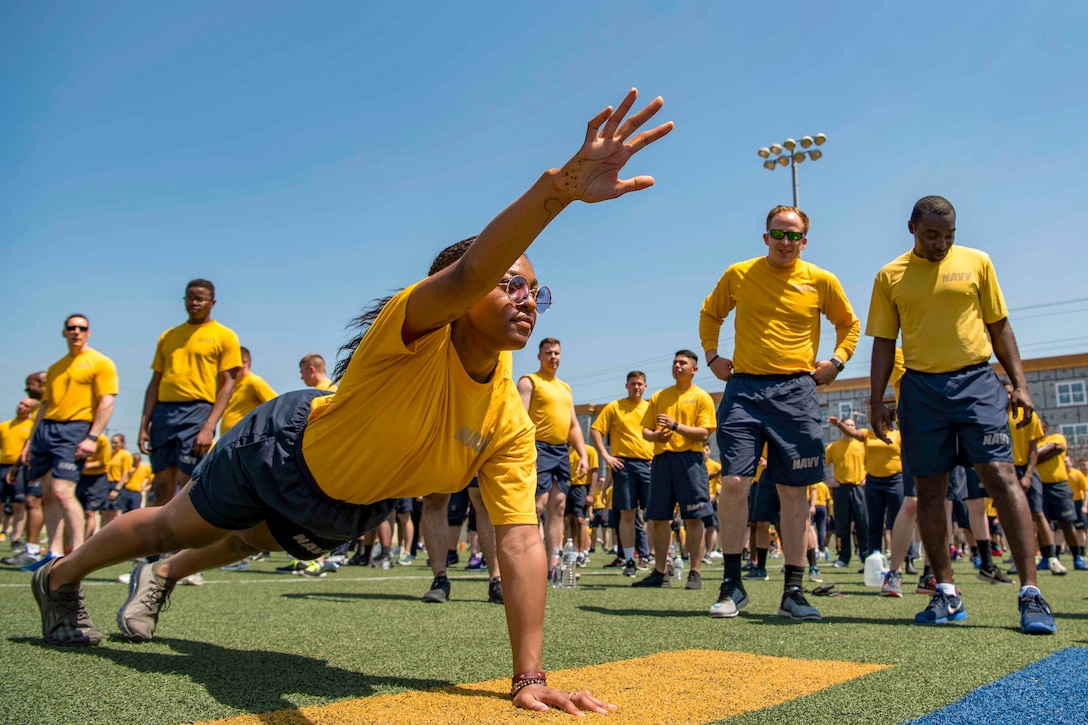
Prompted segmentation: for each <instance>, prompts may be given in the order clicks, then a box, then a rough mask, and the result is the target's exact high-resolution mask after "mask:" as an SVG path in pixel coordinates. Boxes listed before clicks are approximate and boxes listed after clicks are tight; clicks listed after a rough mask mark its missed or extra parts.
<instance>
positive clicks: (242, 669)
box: [0, 554, 1088, 725]
mask: <svg viewBox="0 0 1088 725" xmlns="http://www.w3.org/2000/svg"><path fill="white" fill-rule="evenodd" d="M604 561H605V557H603V556H601V555H598V556H596V557H595V558H594V561H593V563H591V564H590V566H589V568H587V569H584V570H582V571H583V576H582V580H581V586H580V588H578V589H577V590H574V591H567V590H551V589H549V591H548V608H547V623H546V627H545V640H546V641H545V667H546V668H547V669H549V670H556V669H563V668H570V667H580V666H585V665H593V664H601V663H607V662H612V661H617V660H624V659H629V658H633V657H639V656H643V655H648V654H652V653H654V652H659V651H664V650H683V649H719V650H728V651H739V652H750V653H754V654H765V655H775V656H783V657H793V658H803V659H830V660H846V661H853V662H865V663H876V664H885V665H891V667H890V668H889V669H887V670H883V671H880V672H877V673H874V674H871V675H868V676H865V677H861V678H858V679H855V680H851V681H849V682H846V683H844V684H841V685H838V686H834V687H830V688H828V689H825V690H822V691H821V692H818V693H817V694H814V695H810V696H808V697H804V698H800V699H798V700H794V701H791V702H788V703H785V704H782V705H778V706H776V707H773V708H768V709H765V710H760V711H756V712H752V713H748V714H747V715H740V716H736V717H733V718H729V719H727V720H725V721H723V722H728V723H730V725H741V724H746V723H757V722H767V721H770V720H773V721H774V722H781V723H843V722H849V723H898V722H903V721H905V720H910V719H911V718H914V717H917V716H920V715H922V714H925V713H927V712H931V711H933V710H934V709H937V708H939V707H941V706H943V705H946V704H948V703H950V702H953V701H955V700H957V699H959V698H960V697H962V696H963V695H964V694H966V693H967V692H969V691H970V690H972V689H974V688H976V687H978V686H980V685H983V684H985V683H988V682H992V681H994V680H996V679H999V678H1000V677H1002V676H1004V675H1006V674H1008V673H1009V672H1012V671H1015V670H1017V669H1019V668H1020V667H1022V666H1024V665H1026V664H1028V663H1030V662H1033V661H1035V660H1037V659H1039V658H1041V657H1044V656H1045V655H1047V654H1049V653H1051V652H1053V651H1055V650H1058V649H1061V648H1064V647H1070V646H1081V647H1084V646H1088V572H1074V571H1070V573H1069V575H1067V576H1065V577H1055V576H1052V575H1051V574H1049V573H1047V572H1042V573H1040V575H1039V576H1040V584H1041V586H1042V589H1043V593H1044V595H1045V596H1046V598H1047V599H1048V600H1049V601H1050V603H1051V605H1052V607H1053V608H1054V610H1055V613H1056V618H1057V621H1058V629H1059V631H1058V634H1057V635H1056V636H1051V637H1039V636H1036V637H1027V636H1024V635H1021V634H1020V633H1019V628H1018V625H1019V618H1018V614H1017V611H1016V600H1015V597H1016V592H1017V589H1016V587H1010V586H1005V587H999V586H993V585H988V584H984V583H982V582H979V581H977V580H976V579H975V578H974V572H973V571H972V570H971V568H970V564H967V563H959V564H957V565H956V570H957V580H958V583H959V585H960V587H961V588H962V589H963V591H964V595H965V597H966V599H965V601H966V604H967V611H968V616H969V618H968V621H967V622H965V623H963V624H955V625H948V626H945V627H936V628H925V627H920V626H918V625H915V624H913V622H912V618H913V615H914V614H915V612H917V611H919V610H920V609H922V608H923V607H924V606H925V604H926V602H927V601H928V600H927V598H926V597H924V596H920V595H915V594H913V593H912V591H913V584H914V581H915V580H914V579H912V578H909V577H908V578H907V580H906V581H905V585H908V584H909V585H910V586H909V591H908V592H907V593H906V595H905V597H904V598H903V599H901V600H895V599H882V598H880V597H878V596H877V590H876V589H868V588H866V587H864V586H862V584H861V580H862V577H861V575H860V574H857V573H856V568H854V567H851V568H849V569H832V568H830V567H826V568H825V569H824V570H823V573H824V578H825V579H826V581H827V582H828V583H835V584H836V585H837V587H838V588H839V590H841V591H842V592H844V593H845V595H846V596H843V597H835V598H817V597H811V601H812V602H813V603H814V604H816V605H817V606H818V607H819V608H820V610H821V611H822V613H823V615H824V620H823V621H822V622H811V623H794V622H789V621H786V620H784V619H781V618H779V617H778V616H777V614H776V613H777V608H778V599H779V595H780V592H781V577H782V575H781V573H780V572H779V571H777V570H778V569H779V568H780V563H781V562H780V560H779V561H771V562H770V565H771V566H770V570H771V575H772V580H771V581H769V582H752V583H749V584H748V586H747V588H748V591H749V593H750V595H751V599H752V601H751V604H749V606H748V607H747V608H746V609H745V610H744V611H743V612H742V614H741V616H740V617H739V618H737V619H733V620H715V619H710V618H709V617H707V616H706V612H707V609H708V607H709V605H710V604H711V603H712V602H713V600H714V599H715V597H716V593H717V585H718V581H719V580H720V577H721V571H722V570H721V565H720V561H718V562H715V565H714V566H712V567H705V568H704V580H705V582H704V589H703V590H702V591H700V592H694V591H685V590H683V589H681V588H676V589H669V590H645V589H642V590H640V589H631V588H630V583H631V580H630V579H627V578H624V577H623V576H622V575H620V574H619V573H618V572H616V570H604V569H601V568H600V567H601V564H603V563H604ZM283 562H284V557H283V555H282V554H281V555H278V556H274V557H273V558H272V559H270V560H267V561H264V562H261V563H259V564H255V565H254V567H253V570H251V571H249V572H237V573H234V572H220V571H214V572H209V573H208V574H207V581H208V583H207V584H206V585H205V586H204V587H202V588H196V587H178V589H177V590H176V591H175V592H174V595H173V597H172V602H171V607H170V609H169V610H168V611H167V612H165V613H164V614H163V615H162V618H161V620H160V624H159V629H158V631H157V633H156V638H155V641H154V642H152V643H149V644H143V645H133V644H127V643H124V642H122V641H121V640H120V639H119V637H118V636H117V635H116V634H114V633H115V632H116V626H115V623H114V617H115V614H116V611H117V609H118V607H119V606H120V604H121V603H122V601H123V600H124V598H125V596H126V594H127V587H125V586H123V585H121V584H116V583H114V582H113V577H115V576H116V575H117V574H119V573H122V572H124V571H127V567H120V566H119V567H114V568H112V569H108V570H104V571H102V572H98V573H97V574H95V575H94V576H93V577H92V578H91V579H89V580H88V581H87V582H86V583H85V591H86V599H87V606H88V609H89V611H90V614H91V617H92V619H93V620H94V621H95V623H96V624H97V625H98V627H99V628H100V629H101V630H102V632H103V634H104V635H105V637H106V639H105V641H104V642H103V643H102V645H101V646H99V647H96V648H89V649H79V650H64V649H57V648H52V647H46V646H44V645H43V644H42V642H41V638H40V633H41V625H40V619H39V617H38V612H37V607H36V606H35V604H34V601H33V597H32V596H31V593H30V587H29V577H30V575H29V574H26V573H23V572H19V571H15V570H10V569H0V612H3V622H4V627H3V632H4V638H3V640H2V641H0V722H3V723H28V724H30V723H140V724H141V725H153V724H156V723H164V724H165V723H182V722H192V721H201V720H210V719H215V718H223V717H229V716H232V715H239V714H244V713H261V712H268V711H273V710H279V709H284V708H294V707H300V706H307V705H318V704H325V703H329V702H334V701H337V700H343V699H349V698H359V697H367V696H370V695H374V694H381V693H392V692H398V691H402V690H406V689H408V690H414V689H425V688H431V687H438V686H442V685H448V684H456V683H461V682H474V681H480V680H487V679H493V678H502V677H508V676H509V675H510V657H509V647H508V644H507V636H506V625H505V618H504V613H503V610H502V608H501V607H499V606H496V605H491V604H488V603H487V580H486V577H485V576H484V575H470V574H463V573H460V572H454V571H452V570H451V575H453V576H454V579H453V589H452V601H450V602H449V603H447V604H443V605H436V604H423V603H421V602H420V601H419V597H420V596H421V595H422V594H423V593H424V592H425V591H426V590H427V587H428V586H429V584H430V573H429V570H428V569H427V568H426V567H425V566H423V565H422V562H420V563H417V564H416V565H414V566H410V567H397V568H395V569H394V570H392V571H388V572H383V571H378V570H373V569H369V568H356V567H344V568H342V569H341V570H340V572H339V573H334V574H329V576H328V577H327V578H325V579H321V580H309V579H302V578H300V577H291V576H283V575H276V574H274V573H273V572H272V569H273V568H274V567H275V566H277V565H282V564H283ZM1067 564H1071V562H1067ZM640 576H641V574H640ZM721 676H722V679H723V681H726V682H728V678H729V673H728V672H723V673H721ZM806 676H809V675H806ZM669 677H670V673H667V672H664V673H662V674H661V678H660V680H659V681H657V682H649V683H646V686H647V687H655V688H660V690H661V696H662V698H667V697H668V696H669V691H670V687H669Z"/></svg>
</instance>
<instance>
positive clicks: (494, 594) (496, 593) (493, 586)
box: [487, 577, 506, 604]
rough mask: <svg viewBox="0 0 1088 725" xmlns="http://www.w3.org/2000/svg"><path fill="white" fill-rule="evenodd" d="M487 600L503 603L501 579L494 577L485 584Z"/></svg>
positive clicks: (493, 602)
mask: <svg viewBox="0 0 1088 725" xmlns="http://www.w3.org/2000/svg"><path fill="white" fill-rule="evenodd" d="M487 601H489V602H491V603H492V604H503V603H505V602H506V600H505V599H503V596H502V579H500V578H499V577H495V578H494V579H492V580H491V582H490V583H489V584H488V585H487Z"/></svg>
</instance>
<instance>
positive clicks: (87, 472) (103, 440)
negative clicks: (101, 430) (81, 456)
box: [83, 435, 113, 476]
mask: <svg viewBox="0 0 1088 725" xmlns="http://www.w3.org/2000/svg"><path fill="white" fill-rule="evenodd" d="M111 457H113V449H112V448H110V439H109V438H107V437H106V436H104V435H100V436H98V439H97V440H96V441H95V448H94V454H93V455H92V456H90V457H89V458H88V459H87V462H86V463H84V464H83V475H84V476H101V475H102V474H103V473H105V472H106V466H107V465H109V462H110V458H111Z"/></svg>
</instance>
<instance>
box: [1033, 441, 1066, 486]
mask: <svg viewBox="0 0 1088 725" xmlns="http://www.w3.org/2000/svg"><path fill="white" fill-rule="evenodd" d="M1050 443H1053V444H1055V445H1057V446H1060V447H1061V449H1062V452H1061V453H1059V454H1057V455H1056V456H1051V457H1050V458H1048V459H1046V460H1045V461H1039V463H1038V465H1037V466H1036V470H1037V471H1038V472H1039V478H1040V480H1042V482H1043V483H1063V482H1065V481H1068V480H1069V472H1068V471H1067V470H1065V451H1067V450H1069V444H1068V443H1067V442H1066V440H1065V436H1063V435H1062V434H1061V433H1051V434H1050V435H1048V436H1044V437H1043V439H1042V440H1041V441H1039V447H1040V448H1042V447H1043V446H1045V445H1047V444H1050Z"/></svg>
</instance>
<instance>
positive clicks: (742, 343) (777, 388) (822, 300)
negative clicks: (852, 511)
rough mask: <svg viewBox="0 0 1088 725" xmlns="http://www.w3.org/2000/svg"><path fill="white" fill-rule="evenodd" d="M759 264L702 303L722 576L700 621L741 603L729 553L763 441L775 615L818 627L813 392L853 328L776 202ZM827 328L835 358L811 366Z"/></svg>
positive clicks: (854, 322) (835, 284)
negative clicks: (714, 389) (714, 384)
mask: <svg viewBox="0 0 1088 725" xmlns="http://www.w3.org/2000/svg"><path fill="white" fill-rule="evenodd" d="M766 229H767V232H766V233H765V234H764V235H763V243H764V244H765V245H766V247H767V254H766V256H764V257H756V258H754V259H750V260H747V261H745V262H738V263H736V264H734V265H731V266H730V267H729V268H728V269H727V270H726V271H725V274H723V275H722V277H721V279H720V280H719V281H718V284H717V285H716V286H715V288H714V291H713V292H711V293H710V295H709V296H708V297H707V298H706V300H705V301H704V302H703V306H702V310H701V311H700V315H699V337H700V339H701V340H702V343H703V349H704V350H705V351H706V358H707V364H708V365H709V366H710V369H711V370H712V371H713V372H714V374H715V375H716V376H717V377H718V378H719V379H721V380H725V381H728V382H727V385H726V388H725V395H723V396H722V401H721V407H720V408H719V411H718V415H717V419H718V449H719V450H720V451H721V457H722V490H721V493H720V494H719V497H718V519H719V524H720V525H721V531H720V533H719V536H720V539H721V542H722V552H723V554H724V558H725V577H724V579H723V581H722V585H721V590H720V592H719V596H718V601H717V602H715V603H714V605H713V606H712V607H711V609H710V616H711V617H735V616H737V610H739V609H740V608H741V607H743V606H744V605H746V604H747V603H748V595H747V593H746V592H745V591H744V586H743V584H742V583H741V581H740V556H741V550H742V549H743V547H744V539H745V536H746V534H747V525H748V489H749V487H750V486H751V485H752V477H753V475H754V473H755V470H756V463H757V462H758V460H759V453H760V450H761V449H762V448H763V445H764V443H767V444H769V448H768V459H767V471H766V474H765V475H766V476H767V477H768V481H769V482H771V483H774V484H775V485H776V487H777V491H778V495H779V498H780V500H781V505H782V510H781V519H780V521H781V527H780V528H781V530H780V532H779V533H780V535H781V537H782V545H783V549H784V550H785V558H786V582H785V587H784V590H783V595H782V601H781V604H780V606H779V608H778V613H779V615H780V616H783V617H787V618H789V619H792V620H805V619H819V618H820V613H819V611H817V610H816V608H815V607H813V606H811V605H810V604H809V603H808V601H807V600H806V599H805V595H804V592H803V584H804V572H805V536H806V534H807V532H808V519H809V516H808V512H809V501H808V498H807V497H806V495H805V493H806V490H807V487H808V485H809V484H811V483H812V482H813V481H818V480H820V479H822V478H823V470H824V437H823V426H822V421H821V414H820V404H819V400H818V399H817V396H816V386H817V385H826V384H828V383H830V382H832V381H833V380H834V379H835V377H836V376H837V375H838V374H839V373H840V372H841V371H842V368H843V366H844V365H845V363H846V361H847V360H849V359H850V356H851V355H853V353H854V348H855V347H856V346H857V340H858V330H859V328H860V323H859V322H858V318H857V316H856V315H855V314H854V310H853V308H852V307H851V306H850V301H849V300H848V299H847V298H846V294H845V293H844V292H843V289H842V285H841V284H840V283H839V280H838V279H837V278H836V277H835V275H833V274H831V273H830V272H827V271H826V270H823V269H820V268H819V267H817V266H816V265H814V264H810V263H808V262H805V261H803V260H802V259H801V251H802V250H803V249H804V248H805V247H806V246H807V244H808V230H809V218H808V215H807V214H805V213H804V212H803V211H801V210H800V209H797V208H795V207H791V206H777V207H775V208H774V209H771V211H770V213H769V214H767V220H766ZM730 312H734V320H735V322H734V326H735V336H734V340H735V342H734V351H733V354H732V359H730V358H728V357H725V356H724V355H720V354H719V351H718V343H719V334H720V332H721V326H722V322H723V321H724V320H725V318H726V316H728V315H729V313H730ZM821 315H823V316H825V317H826V318H827V319H828V320H829V321H830V322H831V323H832V324H833V325H834V326H835V351H834V353H833V354H832V356H831V358H830V359H828V360H821V361H819V362H817V360H816V353H817V349H818V348H819V344H820V316H821Z"/></svg>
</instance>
